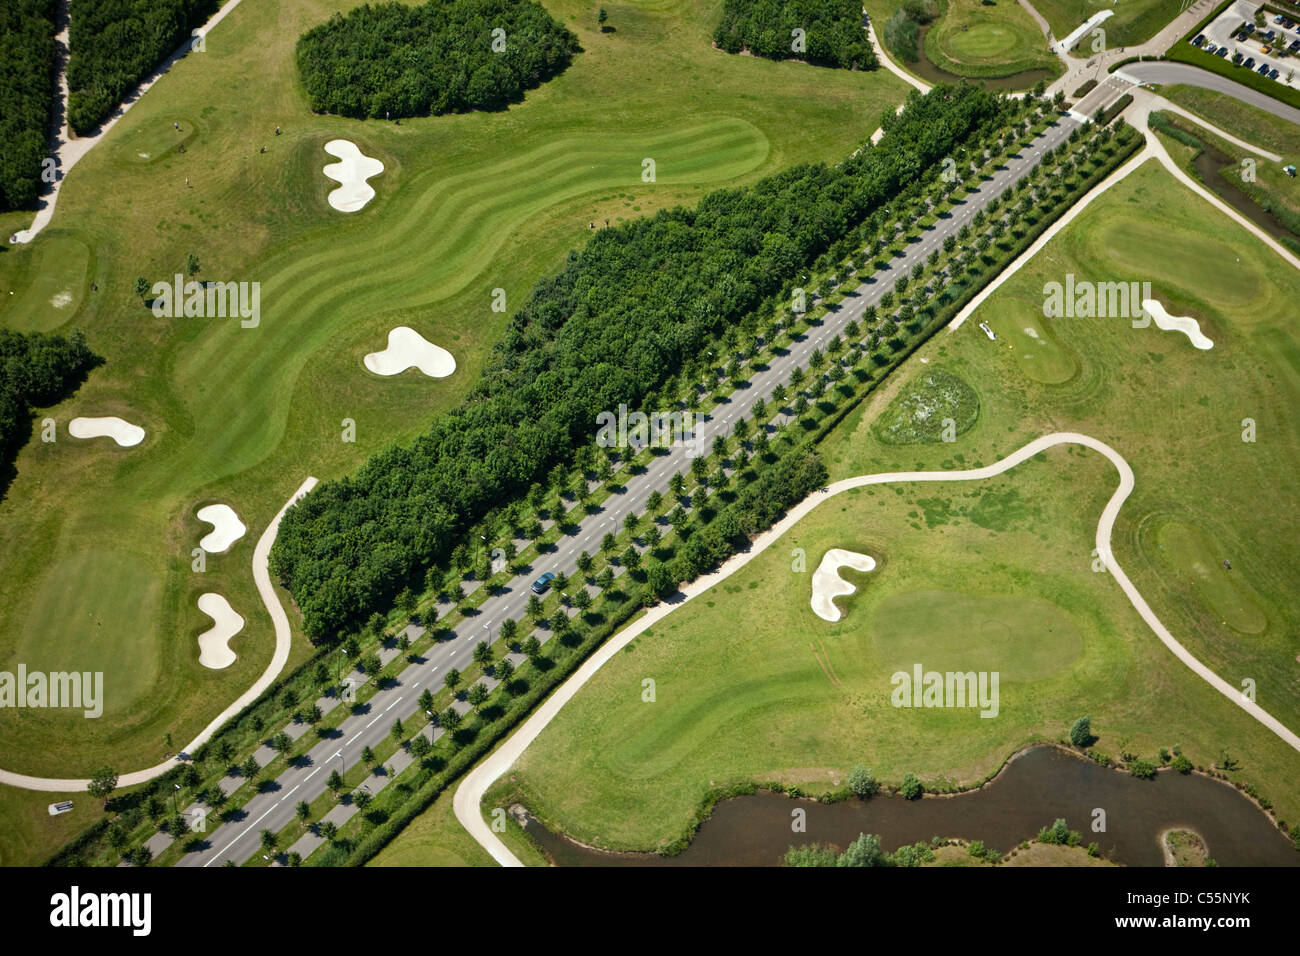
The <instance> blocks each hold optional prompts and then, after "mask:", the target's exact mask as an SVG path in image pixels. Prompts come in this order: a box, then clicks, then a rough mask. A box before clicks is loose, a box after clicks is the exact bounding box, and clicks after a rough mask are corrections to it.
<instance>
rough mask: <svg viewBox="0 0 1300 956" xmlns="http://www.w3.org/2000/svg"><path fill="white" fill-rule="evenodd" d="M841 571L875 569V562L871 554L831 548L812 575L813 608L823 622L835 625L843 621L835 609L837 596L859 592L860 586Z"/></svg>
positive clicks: (836, 608)
mask: <svg viewBox="0 0 1300 956" xmlns="http://www.w3.org/2000/svg"><path fill="white" fill-rule="evenodd" d="M840 568H853V569H854V570H856V571H874V570H876V559H875V558H873V557H872V556H871V555H869V554H859V553H858V552H856V551H845V550H844V549H843V548H831V549H830V550H829V551H827V552H826V554H825V555H823V556H822V560H821V563H820V564H819V565H817V570H816V571H814V572H813V576H812V602H811V603H812V609H813V613H814V614H816V615H817V616H818V617H819V618H821V619H822V620H823V621H830V622H831V623H832V624H833V623H835V622H836V621H838V620H839V619H840V609H839V608H838V607H836V606H835V599H836V598H837V597H844V596H845V595H846V594H852V593H853V592H854V591H856V590H857V589H858V588H857V585H854V584H850V583H849V582H848V581H845V580H844V579H843V578H842V577H840Z"/></svg>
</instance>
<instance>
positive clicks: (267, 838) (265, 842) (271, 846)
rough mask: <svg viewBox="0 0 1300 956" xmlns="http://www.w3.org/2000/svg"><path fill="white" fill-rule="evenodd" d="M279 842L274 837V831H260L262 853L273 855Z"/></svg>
mask: <svg viewBox="0 0 1300 956" xmlns="http://www.w3.org/2000/svg"><path fill="white" fill-rule="evenodd" d="M279 842H280V841H279V840H278V839H277V838H276V836H275V831H273V830H263V831H262V850H263V851H264V852H266V853H274V852H275V848H276V846H277V844H278V843H279Z"/></svg>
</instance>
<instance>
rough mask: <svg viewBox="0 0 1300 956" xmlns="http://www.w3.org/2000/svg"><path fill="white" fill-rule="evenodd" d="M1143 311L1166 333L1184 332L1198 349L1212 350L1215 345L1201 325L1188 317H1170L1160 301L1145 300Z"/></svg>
mask: <svg viewBox="0 0 1300 956" xmlns="http://www.w3.org/2000/svg"><path fill="white" fill-rule="evenodd" d="M1142 311H1144V312H1145V313H1146V314H1147V315H1149V316H1151V318H1153V319H1155V321H1156V328H1159V329H1163V330H1165V331H1166V332H1169V331H1173V332H1182V333H1183V334H1184V335H1186V336H1187V337H1188V338H1189V339H1190V340H1191V342H1192V345H1194V346H1196V347H1197V348H1198V349H1212V348H1214V343H1213V342H1211V341H1210V340H1209V339H1207V338H1206V337H1205V336H1204V335H1203V334H1202V332H1201V324H1200V323H1199V322H1197V321H1196V320H1195V319H1193V318H1192V317H1191V316H1188V315H1170V314H1169V313H1168V312H1166V311H1165V307H1164V306H1163V305H1161V304H1160V300H1159V299H1143V300H1142Z"/></svg>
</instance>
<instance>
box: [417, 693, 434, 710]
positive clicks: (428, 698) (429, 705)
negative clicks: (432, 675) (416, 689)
mask: <svg viewBox="0 0 1300 956" xmlns="http://www.w3.org/2000/svg"><path fill="white" fill-rule="evenodd" d="M418 703H419V705H420V709H421V710H433V692H432V691H431V690H429V688H427V687H426V688H425V689H424V690H423V691H421V692H420V699H419V701H418Z"/></svg>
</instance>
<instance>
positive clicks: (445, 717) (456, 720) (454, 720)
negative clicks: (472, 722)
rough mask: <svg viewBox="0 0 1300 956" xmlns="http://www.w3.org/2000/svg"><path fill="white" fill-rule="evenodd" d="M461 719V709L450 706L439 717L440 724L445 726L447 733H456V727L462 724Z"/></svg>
mask: <svg viewBox="0 0 1300 956" xmlns="http://www.w3.org/2000/svg"><path fill="white" fill-rule="evenodd" d="M461 719H462V718H461V716H460V711H458V710H457V709H456V708H454V707H448V708H447V709H446V710H444V711H443V712H442V715H441V716H440V717H439V718H438V726H440V727H442V728H444V729H445V730H446V731H447V733H449V734H454V733H455V732H456V728H457V727H459V726H460V722H461Z"/></svg>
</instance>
